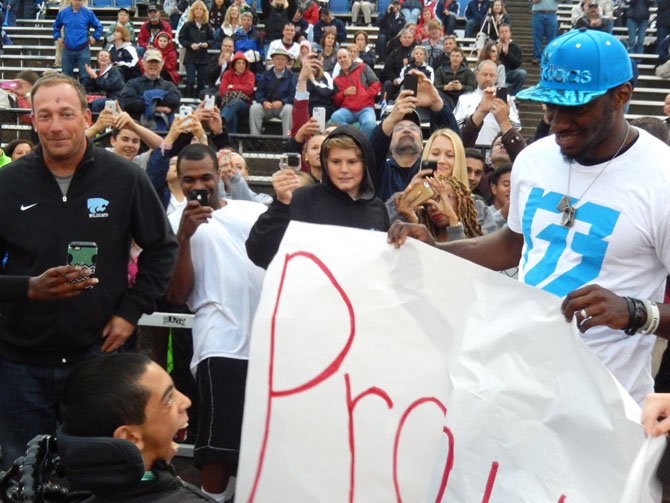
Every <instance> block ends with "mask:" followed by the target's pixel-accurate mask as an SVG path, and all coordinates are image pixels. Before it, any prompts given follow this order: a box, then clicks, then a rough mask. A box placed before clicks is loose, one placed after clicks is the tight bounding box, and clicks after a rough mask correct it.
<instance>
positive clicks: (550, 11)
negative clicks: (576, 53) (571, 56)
mask: <svg viewBox="0 0 670 503" xmlns="http://www.w3.org/2000/svg"><path fill="white" fill-rule="evenodd" d="M556 9H558V2H557V1H556V0H533V5H532V7H531V12H532V13H533V19H532V28H533V64H534V65H539V64H540V58H541V57H542V38H546V39H547V44H549V42H551V41H552V40H553V39H555V38H556V35H558V18H557V17H556Z"/></svg>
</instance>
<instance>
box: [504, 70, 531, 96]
mask: <svg viewBox="0 0 670 503" xmlns="http://www.w3.org/2000/svg"><path fill="white" fill-rule="evenodd" d="M527 75H528V72H527V71H526V70H524V69H523V68H517V69H516V70H507V71H506V72H505V80H507V92H508V93H509V95H510V96H516V93H518V92H519V91H521V86H522V85H523V83H524V81H525V80H526V76H527Z"/></svg>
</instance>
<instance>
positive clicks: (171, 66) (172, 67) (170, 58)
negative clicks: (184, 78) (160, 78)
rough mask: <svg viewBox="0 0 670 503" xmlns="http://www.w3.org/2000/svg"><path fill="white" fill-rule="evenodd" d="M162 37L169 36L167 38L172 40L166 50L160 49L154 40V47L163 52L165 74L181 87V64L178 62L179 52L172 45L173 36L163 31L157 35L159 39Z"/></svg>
mask: <svg viewBox="0 0 670 503" xmlns="http://www.w3.org/2000/svg"><path fill="white" fill-rule="evenodd" d="M160 35H167V37H168V38H169V39H170V42H168V45H167V46H166V47H165V49H161V48H160V47H158V42H156V40H154V46H155V48H156V49H158V50H159V51H161V54H162V55H163V61H164V62H165V63H164V64H163V72H167V74H168V75H169V76H170V80H171V81H172V82H174V83H175V85H179V63H178V62H177V51H176V50H175V48H174V46H173V45H172V35H170V34H169V33H168V32H166V31H162V32H160V33H159V34H158V35H156V38H158V37H159V36H160ZM142 73H144V69H142ZM161 73H162V72H161Z"/></svg>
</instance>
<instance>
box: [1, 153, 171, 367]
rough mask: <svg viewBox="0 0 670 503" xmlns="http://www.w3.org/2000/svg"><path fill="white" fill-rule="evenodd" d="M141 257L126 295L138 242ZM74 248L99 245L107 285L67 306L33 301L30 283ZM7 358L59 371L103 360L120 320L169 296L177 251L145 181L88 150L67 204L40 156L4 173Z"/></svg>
mask: <svg viewBox="0 0 670 503" xmlns="http://www.w3.org/2000/svg"><path fill="white" fill-rule="evenodd" d="M131 239H134V240H135V241H136V242H137V243H138V245H139V246H140V247H141V248H142V250H143V251H142V253H141V255H140V258H139V264H138V268H139V272H138V274H137V279H136V282H135V285H134V286H133V287H132V288H128V277H127V271H128V259H129V251H130V242H131ZM72 241H93V242H95V243H96V244H97V246H98V255H97V261H96V271H95V275H96V276H97V277H98V278H99V281H100V282H99V283H98V284H97V285H95V286H94V287H93V288H91V289H90V290H86V291H84V292H83V293H82V294H80V295H78V296H75V297H72V298H69V299H61V300H52V301H36V300H32V301H31V300H28V280H29V278H30V277H34V276H39V275H40V274H42V273H43V272H44V271H45V270H47V269H49V268H52V267H56V266H60V265H64V264H66V263H67V247H68V243H70V242H72ZM5 253H6V254H7V262H6V265H5V266H4V268H3V269H2V274H0V356H2V357H3V358H6V359H8V360H12V361H16V362H20V363H30V364H38V365H59V364H62V363H69V362H71V361H78V360H81V359H84V358H88V357H89V356H90V355H91V354H94V353H96V352H99V351H100V347H101V345H102V339H101V331H102V328H103V327H104V325H105V324H106V323H107V321H108V320H109V319H110V317H111V316H112V315H118V316H121V317H122V318H124V319H125V320H127V321H129V322H131V323H137V320H138V319H139V318H140V316H141V315H142V313H150V312H152V311H153V310H154V307H155V302H156V300H157V299H158V297H159V296H160V295H162V294H163V293H164V291H165V289H166V288H167V283H168V281H169V279H170V276H171V274H172V268H173V267H174V263H175V260H176V254H177V242H176V239H175V237H174V235H173V233H172V231H171V229H170V226H169V224H168V222H167V218H166V217H165V210H164V209H163V205H162V204H161V202H160V200H159V199H158V196H157V194H156V191H155V190H154V188H153V187H152V185H151V182H150V181H149V179H148V177H147V175H146V174H145V173H144V172H143V171H142V170H141V169H139V168H138V167H137V166H136V165H135V164H133V163H132V162H129V161H126V160H125V159H123V158H121V157H119V156H117V155H116V154H114V153H111V152H107V151H105V150H104V149H100V148H97V147H94V146H93V144H92V143H90V142H89V143H88V147H87V149H86V153H85V155H84V158H83V159H82V161H81V163H80V164H79V166H78V167H77V169H76V171H75V173H74V176H73V178H72V180H71V182H70V186H69V188H68V190H67V195H66V196H63V194H62V192H61V189H60V187H59V186H58V183H57V182H56V179H55V178H54V176H53V175H52V174H51V172H50V171H49V170H48V168H47V167H46V166H45V164H44V161H43V159H42V156H41V150H38V151H37V152H35V153H31V154H29V155H27V156H25V157H23V158H21V159H19V160H17V161H15V162H13V163H11V164H10V165H7V166H5V167H4V168H3V169H1V170H0V255H3V256H4V255H5Z"/></svg>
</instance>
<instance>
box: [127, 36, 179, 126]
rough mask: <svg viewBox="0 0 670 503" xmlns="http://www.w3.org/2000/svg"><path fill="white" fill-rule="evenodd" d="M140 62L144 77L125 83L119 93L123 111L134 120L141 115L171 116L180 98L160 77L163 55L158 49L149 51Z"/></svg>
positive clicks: (169, 83)
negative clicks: (157, 114)
mask: <svg viewBox="0 0 670 503" xmlns="http://www.w3.org/2000/svg"><path fill="white" fill-rule="evenodd" d="M142 60H143V62H144V75H142V76H141V77H137V78H135V79H131V80H129V81H128V82H126V84H125V85H124V86H123V90H122V91H121V99H122V101H123V109H124V110H125V111H126V112H128V113H129V114H130V115H131V116H132V117H133V118H135V119H139V118H140V116H142V115H143V114H145V115H147V118H149V117H148V116H149V115H153V114H155V113H163V114H168V115H169V114H172V113H173V112H174V111H175V110H176V109H177V108H178V107H179V102H180V100H181V96H180V94H179V90H178V89H177V86H175V85H174V84H173V83H172V82H170V81H168V80H165V79H164V78H162V77H161V70H162V69H163V55H162V54H161V52H160V51H159V50H158V49H149V50H147V51H146V52H145V53H144V57H143V58H142ZM147 105H149V107H147Z"/></svg>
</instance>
